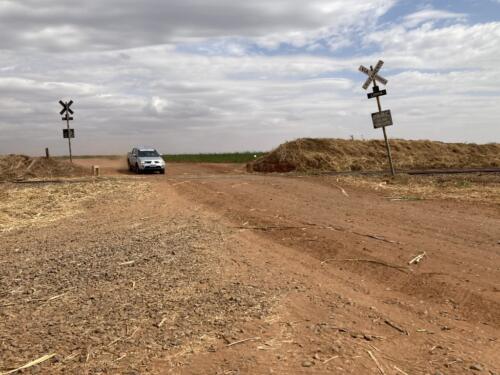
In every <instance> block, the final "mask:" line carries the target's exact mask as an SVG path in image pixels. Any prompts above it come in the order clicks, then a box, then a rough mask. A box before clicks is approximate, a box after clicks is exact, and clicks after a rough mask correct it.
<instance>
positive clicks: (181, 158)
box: [163, 152, 265, 163]
mask: <svg viewBox="0 0 500 375" xmlns="http://www.w3.org/2000/svg"><path fill="white" fill-rule="evenodd" d="M264 154H265V153H264V152H233V153H222V154H180V155H163V159H165V161H167V162H178V163H247V162H249V161H252V160H255V159H256V158H258V157H260V156H262V155H264Z"/></svg>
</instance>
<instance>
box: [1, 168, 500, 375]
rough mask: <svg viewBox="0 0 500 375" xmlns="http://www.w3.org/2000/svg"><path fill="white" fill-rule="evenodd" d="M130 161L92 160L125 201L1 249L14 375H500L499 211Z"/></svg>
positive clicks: (4, 362) (4, 329) (7, 351)
mask: <svg viewBox="0 0 500 375" xmlns="http://www.w3.org/2000/svg"><path fill="white" fill-rule="evenodd" d="M120 163H122V162H121V161H119V160H111V161H110V160H104V159H101V160H90V159H86V160H82V161H80V164H82V165H86V166H89V165H92V164H99V165H101V167H102V168H103V169H102V170H103V173H104V174H105V175H113V176H115V177H119V176H124V177H126V178H125V179H120V178H119V179H118V180H117V182H116V184H117V185H118V187H117V188H116V189H117V190H116V193H114V194H113V193H110V190H109V188H108V190H106V191H107V192H106V193H104V194H102V195H101V196H99V195H96V197H95V198H94V199H93V200H92V201H85V202H84V203H82V205H83V206H82V207H83V208H82V209H81V210H79V211H78V214H75V215H73V216H66V217H65V218H64V219H61V220H58V221H51V222H48V223H39V224H33V223H36V222H33V221H30V222H29V223H30V224H29V226H28V224H26V226H21V225H20V226H19V227H18V228H17V229H12V230H9V231H6V232H4V233H2V234H1V239H2V242H1V245H0V267H1V273H0V282H1V287H2V289H1V290H0V293H1V294H0V371H1V370H2V369H3V370H4V371H5V370H9V369H13V368H16V367H18V366H21V365H23V364H25V363H26V362H29V361H31V360H34V359H37V358H40V357H42V356H44V355H47V354H55V356H54V357H52V358H50V359H49V360H47V361H45V362H44V363H42V364H40V365H38V366H37V367H36V369H37V371H36V372H38V373H47V374H48V373H51V374H52V373H89V374H95V373H106V374H108V373H109V374H118V373H127V374H136V373H137V374H144V373H158V374H163V373H165V374H167V373H173V374H309V373H311V374H331V373H339V374H340V373H352V374H405V373H406V374H432V375H434V374H467V373H484V374H498V373H500V355H499V353H500V342H499V340H500V242H499V241H500V207H499V206H498V205H486V204H470V203H463V202H456V201H449V200H434V201H425V200H423V201H407V200H403V201H392V200H388V199H386V197H385V196H384V195H383V194H381V193H377V192H373V191H369V190H366V189H361V188H354V187H350V186H343V185H341V184H340V183H339V182H338V181H337V179H336V178H335V177H299V176H296V177H286V176H260V175H248V174H245V173H244V168H243V167H242V166H235V165H199V164H198V165H189V164H171V165H170V168H169V169H168V171H167V175H166V176H160V175H151V176H140V177H136V176H130V175H127V171H126V170H125V169H124V168H123V166H122V165H121V164H120ZM100 184H101V183H99V182H97V183H94V185H92V189H94V190H95V191H98V190H99V189H100ZM122 185H127V189H124V188H123V186H122ZM12 189H20V188H18V187H12ZM70 193H71V190H68V194H70ZM19 194H22V192H19ZM23 225H24V224H23ZM423 253H425V257H424V258H423V259H422V261H421V262H420V263H419V264H413V265H409V264H408V262H409V261H410V260H411V259H412V258H414V257H415V256H417V255H419V254H423Z"/></svg>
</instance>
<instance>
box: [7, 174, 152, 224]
mask: <svg viewBox="0 0 500 375" xmlns="http://www.w3.org/2000/svg"><path fill="white" fill-rule="evenodd" d="M138 184H143V185H144V184H146V183H144V182H129V181H128V182H124V181H98V182H97V181H96V182H81V183H67V184H44V185H36V186H19V185H11V184H10V185H3V186H2V190H1V191H0V202H1V203H0V232H8V231H11V230H13V229H19V228H24V227H27V226H31V227H32V226H44V225H47V224H49V223H52V222H54V221H57V220H61V219H63V218H67V217H71V216H75V215H78V214H79V213H81V212H83V211H84V210H85V208H86V206H87V205H89V204H91V203H92V202H94V201H96V200H97V199H98V198H100V197H105V196H110V195H119V196H123V195H125V194H130V195H132V194H133V193H134V191H137V185H138Z"/></svg>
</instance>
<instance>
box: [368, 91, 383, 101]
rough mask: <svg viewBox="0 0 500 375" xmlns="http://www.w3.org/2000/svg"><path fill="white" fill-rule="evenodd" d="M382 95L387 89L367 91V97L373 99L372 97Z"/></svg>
mask: <svg viewBox="0 0 500 375" xmlns="http://www.w3.org/2000/svg"><path fill="white" fill-rule="evenodd" d="M384 95H387V90H380V91H376V92H369V93H368V99H373V98H377V97H379V96H384Z"/></svg>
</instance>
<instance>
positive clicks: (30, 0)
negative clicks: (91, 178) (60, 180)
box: [0, 0, 500, 155]
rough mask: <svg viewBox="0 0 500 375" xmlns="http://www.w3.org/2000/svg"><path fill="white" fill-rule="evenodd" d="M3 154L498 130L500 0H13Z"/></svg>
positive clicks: (437, 136) (4, 35)
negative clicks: (371, 83) (378, 82)
mask: <svg viewBox="0 0 500 375" xmlns="http://www.w3.org/2000/svg"><path fill="white" fill-rule="evenodd" d="M0 35H1V37H0V154H7V153H23V154H30V155H38V154H42V153H44V149H45V147H49V148H50V150H51V152H52V154H65V153H67V141H66V140H64V139H63V138H62V128H63V127H64V126H65V122H63V121H62V120H61V116H60V115H59V110H60V109H61V107H60V105H59V104H58V101H59V100H61V99H62V100H64V101H68V100H70V99H71V100H73V101H74V104H73V106H72V109H73V110H74V112H75V114H74V121H73V122H72V123H71V126H72V127H73V128H75V133H76V138H75V139H74V140H73V152H74V154H79V155H84V154H87V155H88V154H119V153H125V152H127V151H129V149H131V148H132V147H133V146H136V145H145V146H146V145H147V146H152V147H155V148H157V149H158V150H159V151H161V152H164V153H200V152H228V151H267V150H270V149H272V148H274V147H276V146H278V145H279V144H280V143H282V142H284V141H289V140H293V139H296V138H300V137H333V138H350V137H351V136H352V137H354V138H355V139H379V138H381V137H382V131H381V130H380V129H374V128H373V125H372V123H371V113H373V112H376V110H377V106H376V102H375V101H374V100H368V99H367V96H366V93H367V92H366V91H365V90H363V88H362V85H363V83H364V81H365V78H366V76H365V75H364V74H362V73H360V72H359V71H358V68H359V66H360V65H365V66H368V67H369V66H370V65H375V64H376V63H377V61H378V60H379V59H381V60H383V61H384V62H385V64H384V66H383V67H382V70H381V71H380V74H381V75H382V76H383V77H385V78H386V79H387V80H388V84H387V86H386V87H384V88H386V89H387V92H388V95H387V96H384V97H382V107H383V109H390V110H391V111H392V116H393V120H394V126H392V127H389V128H387V131H388V134H389V137H391V138H404V139H432V140H440V141H447V142H469V143H472V142H473V143H489V142H500V88H499V86H498V85H499V83H500V78H499V77H500V0H355V1H354V0H307V1H305V0H252V1H247V0H245V1H243V0H141V1H137V0H107V1H102V0H85V1H79V2H76V1H68V0H64V1H62V0H0Z"/></svg>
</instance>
